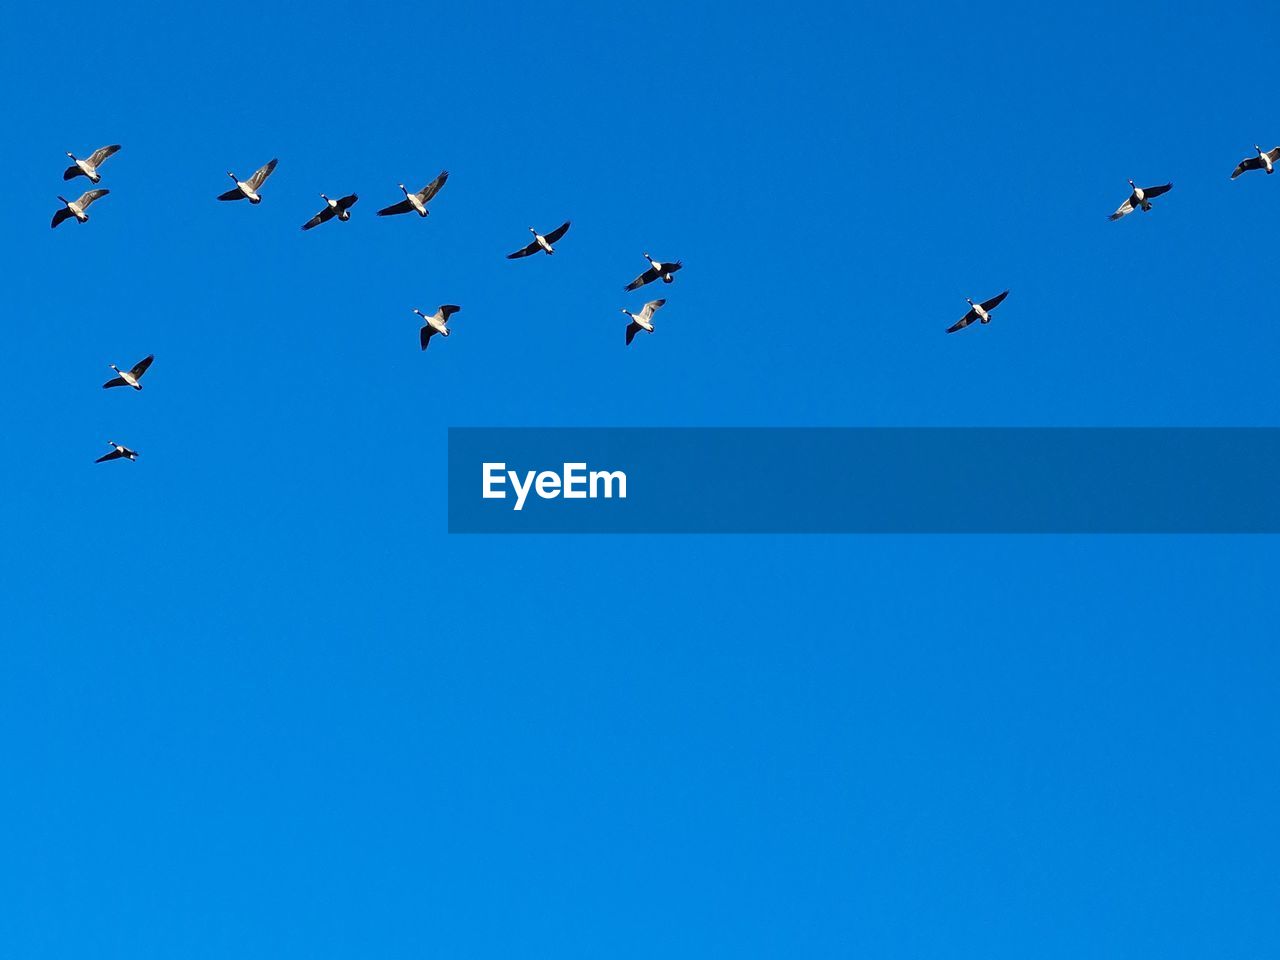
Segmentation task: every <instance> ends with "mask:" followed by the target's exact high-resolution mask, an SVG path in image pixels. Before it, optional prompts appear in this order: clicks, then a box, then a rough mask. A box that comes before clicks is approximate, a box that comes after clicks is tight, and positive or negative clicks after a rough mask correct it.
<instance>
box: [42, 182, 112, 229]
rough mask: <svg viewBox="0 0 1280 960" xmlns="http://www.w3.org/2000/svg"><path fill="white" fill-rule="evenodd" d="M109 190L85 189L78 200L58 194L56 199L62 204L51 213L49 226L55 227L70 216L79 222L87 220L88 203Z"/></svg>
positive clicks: (103, 195)
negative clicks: (51, 220) (51, 221)
mask: <svg viewBox="0 0 1280 960" xmlns="http://www.w3.org/2000/svg"><path fill="white" fill-rule="evenodd" d="M110 192H111V191H110V190H107V189H105V188H104V189H101V190H86V191H85V192H84V193H82V194H80V199H78V200H68V199H67V198H66V197H64V196H61V195H60V196H59V197H58V199H59V200H61V201H62V202H63V204H64V206H63V208H62V209H61V210H59V211H58V212H57V213H55V214H54V215H53V223H51V224H49V226H51V227H56V226H57V225H58V224H60V223H61V222H62V221H63V220H70V219H71V218H72V217H75V218H76V220H77V221H79V222H80V223H85V222H87V221H88V219H89V204H91V203H93V201H95V200H97V199H98V198H99V197H105V196H106V195H107V194H108V193H110Z"/></svg>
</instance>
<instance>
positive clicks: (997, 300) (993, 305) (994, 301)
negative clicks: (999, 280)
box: [982, 290, 1009, 311]
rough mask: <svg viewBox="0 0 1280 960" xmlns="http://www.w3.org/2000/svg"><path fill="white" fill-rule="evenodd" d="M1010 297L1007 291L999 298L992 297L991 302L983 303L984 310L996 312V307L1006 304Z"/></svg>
mask: <svg viewBox="0 0 1280 960" xmlns="http://www.w3.org/2000/svg"><path fill="white" fill-rule="evenodd" d="M1008 295H1009V291H1008V290H1006V291H1005V292H1004V293H1002V294H1000V295H999V296H995V297H992V298H991V299H990V300H984V301H983V303H982V309H983V310H988V311H990V310H994V309H995V308H996V307H998V306H1000V304H1002V303H1004V298H1005V297H1007V296H1008Z"/></svg>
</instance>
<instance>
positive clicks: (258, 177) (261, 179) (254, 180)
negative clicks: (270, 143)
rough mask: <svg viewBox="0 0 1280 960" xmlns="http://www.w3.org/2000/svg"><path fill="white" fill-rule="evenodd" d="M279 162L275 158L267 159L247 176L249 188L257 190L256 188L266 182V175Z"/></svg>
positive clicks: (269, 174)
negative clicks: (251, 174)
mask: <svg viewBox="0 0 1280 960" xmlns="http://www.w3.org/2000/svg"><path fill="white" fill-rule="evenodd" d="M277 163H279V161H278V160H276V159H271V160H268V161H267V162H266V163H265V164H264V165H263V166H261V167H259V168H258V169H257V170H255V171H254V173H253V176H252V177H250V178H249V189H250V190H253V191H255V192H256V191H257V189H258V188H259V187H260V186H262V185H263V184H264V183H266V182H267V177H269V176H271V171H272V170H274V169H275V168H276V164H277Z"/></svg>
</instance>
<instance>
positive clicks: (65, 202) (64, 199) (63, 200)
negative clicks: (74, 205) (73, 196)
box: [58, 194, 71, 207]
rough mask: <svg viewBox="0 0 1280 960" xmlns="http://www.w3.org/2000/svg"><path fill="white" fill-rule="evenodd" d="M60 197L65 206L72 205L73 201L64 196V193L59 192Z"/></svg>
mask: <svg viewBox="0 0 1280 960" xmlns="http://www.w3.org/2000/svg"><path fill="white" fill-rule="evenodd" d="M58 199H59V200H61V201H62V202H63V204H64V205H65V206H68V207H69V206H71V202H70V201H69V200H67V198H66V197H64V196H63V195H62V194H58Z"/></svg>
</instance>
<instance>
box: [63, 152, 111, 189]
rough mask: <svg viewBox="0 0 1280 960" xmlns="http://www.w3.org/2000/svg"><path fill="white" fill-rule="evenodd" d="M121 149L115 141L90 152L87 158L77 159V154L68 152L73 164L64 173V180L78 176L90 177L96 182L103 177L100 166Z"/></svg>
mask: <svg viewBox="0 0 1280 960" xmlns="http://www.w3.org/2000/svg"><path fill="white" fill-rule="evenodd" d="M119 149H120V144H118V143H113V144H111V146H109V147H99V148H98V149H97V150H95V151H93V153H91V154H89V156H88V158H87V159H85V160H77V159H76V156H75V154H73V153H68V154H67V156H68V157H70V158H71V166H69V167H67V169H66V170H64V171H63V173H62V179H63V180H74V179H75V178H76V177H80V176H84V177H88V178H89V179H90V180H91V181H93V182H94V183H97V182H98V181H99V180H101V179H102V176H101V174H99V173H98V168H99V167H100V166H102V162H103V161H104V160H106V159H107V157H109V156H111V155H112V154H113V153H115V152H116V151H117V150H119Z"/></svg>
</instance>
